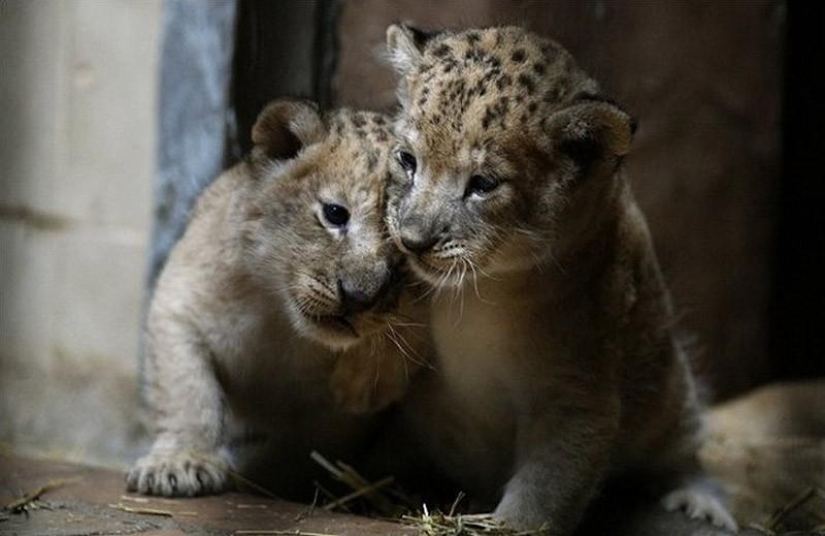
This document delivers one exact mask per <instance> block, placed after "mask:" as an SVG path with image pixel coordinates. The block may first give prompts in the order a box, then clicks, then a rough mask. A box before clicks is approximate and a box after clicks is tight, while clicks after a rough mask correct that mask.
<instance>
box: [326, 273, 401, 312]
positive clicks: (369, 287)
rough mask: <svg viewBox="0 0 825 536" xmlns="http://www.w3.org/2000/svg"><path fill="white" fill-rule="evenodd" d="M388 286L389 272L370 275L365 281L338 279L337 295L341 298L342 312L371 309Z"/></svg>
mask: <svg viewBox="0 0 825 536" xmlns="http://www.w3.org/2000/svg"><path fill="white" fill-rule="evenodd" d="M389 286H390V274H389V272H385V273H384V274H382V275H381V276H380V277H372V278H370V279H369V280H367V281H364V280H355V281H348V280H343V279H339V280H338V295H339V296H340V298H341V309H342V311H343V314H344V315H350V314H358V313H363V312H364V311H368V310H370V309H372V308H373V306H375V304H376V303H378V301H379V300H380V299H381V298H383V297H384V295H385V294H386V293H387V289H388V288H389Z"/></svg>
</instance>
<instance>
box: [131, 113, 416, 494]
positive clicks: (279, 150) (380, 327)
mask: <svg viewBox="0 0 825 536" xmlns="http://www.w3.org/2000/svg"><path fill="white" fill-rule="evenodd" d="M388 129H389V121H388V120H387V119H386V118H385V117H384V116H382V115H380V114H376V113H370V112H354V111H348V110H341V111H337V112H332V113H329V114H327V115H322V114H320V113H319V112H318V111H317V109H316V107H315V106H314V105H312V104H309V103H306V102H302V101H276V102H274V103H272V104H270V105H269V106H268V107H267V108H266V109H265V110H264V111H263V112H262V113H261V115H260V116H259V118H258V121H257V123H256V124H255V127H254V130H253V132H252V139H253V141H254V143H255V147H254V150H253V152H252V154H251V156H250V157H249V158H248V159H247V160H245V161H243V162H241V163H240V164H238V165H236V166H235V167H233V168H232V169H230V170H228V171H227V172H225V173H224V174H223V175H222V176H221V177H219V178H218V179H217V180H216V181H215V183H214V184H213V185H212V186H210V187H209V188H208V190H207V191H206V192H205V193H204V194H203V195H202V197H201V198H200V200H199V202H198V204H197V207H196V209H195V211H194V214H193V216H192V219H191V221H190V223H189V226H188V228H187V230H186V234H185V235H184V236H183V238H182V239H181V240H180V242H179V243H178V244H177V245H176V246H175V248H174V250H173V251H172V254H171V255H170V257H169V260H168V262H167V264H166V266H165V268H164V270H163V273H162V275H161V276H160V279H159V281H158V284H157V288H156V290H155V294H154V297H153V299H152V303H151V307H150V309H149V315H148V321H147V338H146V356H147V372H146V381H147V394H148V399H149V402H150V403H151V406H152V408H153V409H154V410H155V415H156V422H155V425H156V428H157V439H156V440H155V443H154V445H153V446H152V449H151V452H150V453H149V454H148V455H147V456H145V457H144V458H142V459H140V460H138V462H137V463H136V464H135V465H134V467H133V468H132V469H131V471H130V472H129V473H128V475H127V485H128V488H129V489H130V490H133V491H139V492H141V493H148V494H154V495H167V496H177V495H198V494H204V493H216V492H220V491H222V490H223V489H225V487H226V486H227V484H228V480H229V479H228V474H229V470H230V469H231V468H235V469H236V470H239V471H253V470H254V471H255V472H254V474H253V475H252V478H253V480H256V481H260V480H263V481H264V482H265V483H266V484H267V485H268V486H271V487H272V489H273V490H274V491H276V492H278V493H282V494H284V495H285V496H289V497H300V496H301V495H302V493H303V492H304V491H306V488H307V487H309V486H311V483H312V477H311V476H310V472H311V471H310V466H311V461H310V459H309V453H310V451H311V450H313V449H316V450H318V451H320V452H321V453H323V454H324V455H326V456H330V457H335V458H339V459H345V460H348V461H353V463H354V460H356V459H357V458H356V454H357V453H359V452H360V451H361V448H362V446H363V444H364V442H365V441H366V440H367V438H368V436H369V435H370V434H371V430H372V428H373V427H374V426H375V425H376V424H377V422H376V416H375V413H374V412H375V410H378V409H381V408H383V407H385V406H387V405H388V404H390V403H391V402H393V401H395V400H397V399H399V398H400V397H401V396H402V394H403V393H404V391H405V389H406V386H407V381H408V377H409V374H411V373H412V371H413V369H414V367H413V366H412V365H411V364H410V363H408V362H407V361H406V359H407V358H408V355H407V354H410V355H412V354H414V353H423V349H422V350H419V349H417V347H419V348H420V346H421V344H423V341H424V340H426V339H425V337H423V336H421V335H420V334H418V333H414V332H413V331H414V330H416V329H417V326H421V325H423V324H420V322H421V319H420V318H419V317H420V316H421V315H419V314H418V312H417V311H416V310H415V307H416V306H415V305H414V304H413V300H412V299H411V298H410V296H408V295H407V293H406V291H403V292H402V290H401V289H402V285H401V281H400V278H401V273H400V269H401V266H400V261H402V260H403V257H402V256H401V255H400V254H399V253H398V252H397V250H396V249H395V248H394V247H393V245H392V242H391V241H390V240H389V239H388V238H387V236H386V231H385V227H384V224H383V207H384V185H385V183H386V181H387V173H388V168H387V166H388V163H389V162H390V149H391V143H393V142H392V141H391V136H390V132H389V130H388ZM419 308H420V306H419ZM368 412H372V413H371V414H366V413H368ZM260 470H265V472H266V473H269V474H268V475H265V473H263V472H259V471H260Z"/></svg>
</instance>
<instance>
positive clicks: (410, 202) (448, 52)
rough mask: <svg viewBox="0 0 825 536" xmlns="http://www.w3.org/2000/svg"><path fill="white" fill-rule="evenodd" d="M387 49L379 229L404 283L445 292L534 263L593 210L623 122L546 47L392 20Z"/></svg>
mask: <svg viewBox="0 0 825 536" xmlns="http://www.w3.org/2000/svg"><path fill="white" fill-rule="evenodd" d="M387 45H388V49H389V53H390V58H391V60H392V62H393V64H394V66H395V68H396V70H397V71H398V72H399V73H400V75H401V80H400V82H399V90H398V95H399V100H400V102H401V106H402V110H401V113H400V114H399V116H398V118H397V120H396V123H395V134H396V136H397V138H398V146H397V147H396V148H395V150H394V154H393V160H394V162H393V166H392V172H393V181H392V183H391V186H390V188H389V189H388V193H387V195H388V208H387V222H388V226H389V230H390V233H391V235H392V237H393V239H394V241H395V242H396V243H397V244H398V246H399V247H400V248H401V249H402V250H404V251H405V253H407V254H408V256H409V258H410V261H411V265H412V267H413V268H414V269H415V271H416V272H417V273H418V275H420V276H421V277H422V278H424V279H425V280H427V281H429V282H430V283H432V284H436V285H454V284H459V283H460V282H461V280H462V278H463V275H464V274H466V273H479V272H480V273H489V274H494V273H496V272H503V271H507V270H513V269H521V268H524V267H526V266H532V265H535V264H536V263H541V262H544V261H545V260H546V259H548V258H550V256H551V255H553V251H554V250H555V251H559V250H561V249H563V248H564V247H566V244H568V243H570V242H571V241H573V240H575V237H574V236H573V235H574V234H576V233H577V232H578V231H577V229H578V228H581V227H582V226H585V227H586V226H587V225H589V224H590V223H592V219H593V218H595V217H597V216H598V212H599V211H600V210H604V204H603V203H600V202H599V201H598V199H599V197H600V196H604V195H608V194H607V193H606V192H608V191H610V190H611V189H612V188H613V185H615V183H616V182H617V181H611V180H610V178H611V177H612V176H613V175H614V174H615V172H616V170H617V166H618V165H619V163H620V162H621V159H622V157H624V156H625V155H626V154H627V153H628V151H629V149H630V143H631V139H632V132H633V128H634V127H633V125H632V120H631V118H630V117H629V116H628V115H627V114H626V113H625V112H624V111H622V110H621V109H620V108H619V107H617V106H616V105H615V104H613V103H612V102H610V101H609V100H608V99H605V98H603V97H601V96H600V94H599V88H598V86H597V84H596V83H595V82H594V81H593V80H592V79H590V78H589V77H588V76H587V75H586V74H584V73H583V72H582V71H581V70H580V69H579V68H578V67H577V66H576V64H575V63H574V61H573V59H572V57H571V56H570V54H569V53H567V52H566V51H565V50H564V49H562V48H561V47H560V46H559V45H557V44H556V43H554V42H552V41H550V40H547V39H543V38H540V37H538V36H536V35H533V34H530V33H529V32H526V31H524V30H522V29H520V28H515V27H504V28H491V29H485V30H468V31H463V32H458V33H450V32H443V33H438V34H428V33H425V32H422V31H420V30H416V29H414V28H411V27H409V26H405V25H393V26H390V27H389V29H388V30H387Z"/></svg>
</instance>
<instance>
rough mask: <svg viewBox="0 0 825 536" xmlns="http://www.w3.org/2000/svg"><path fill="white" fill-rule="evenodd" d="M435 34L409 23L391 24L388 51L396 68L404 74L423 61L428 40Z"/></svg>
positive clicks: (388, 34)
mask: <svg viewBox="0 0 825 536" xmlns="http://www.w3.org/2000/svg"><path fill="white" fill-rule="evenodd" d="M435 35H436V34H434V33H428V32H425V31H423V30H419V29H418V28H414V27H413V26H410V25H409V24H407V23H403V22H402V23H398V24H391V25H390V26H389V27H388V28H387V51H388V52H389V54H390V61H391V62H392V65H393V67H395V70H396V71H398V72H399V73H401V74H404V73H406V72H408V71H409V70H411V69H413V68H414V67H416V66H417V65H418V64H419V63H421V57H422V56H423V53H424V48H425V46H426V45H427V41H429V40H430V39H432V38H433V37H434V36H435Z"/></svg>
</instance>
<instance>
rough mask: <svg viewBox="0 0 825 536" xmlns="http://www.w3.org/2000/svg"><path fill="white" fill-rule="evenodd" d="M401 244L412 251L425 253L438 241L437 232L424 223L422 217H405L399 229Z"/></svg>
mask: <svg viewBox="0 0 825 536" xmlns="http://www.w3.org/2000/svg"><path fill="white" fill-rule="evenodd" d="M398 235H399V238H401V245H402V246H404V248H405V249H407V250H408V251H409V252H411V253H423V252H424V251H427V250H428V249H430V248H432V247H433V246H434V245H435V244H436V242H438V236H437V235H436V233H434V232H432V230H431V229H430V228H429V227H428V226H426V225H424V222H423V221H422V220H421V219H420V218H414V217H413V218H405V219H404V220H402V222H401V228H400V229H399V233H398Z"/></svg>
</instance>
